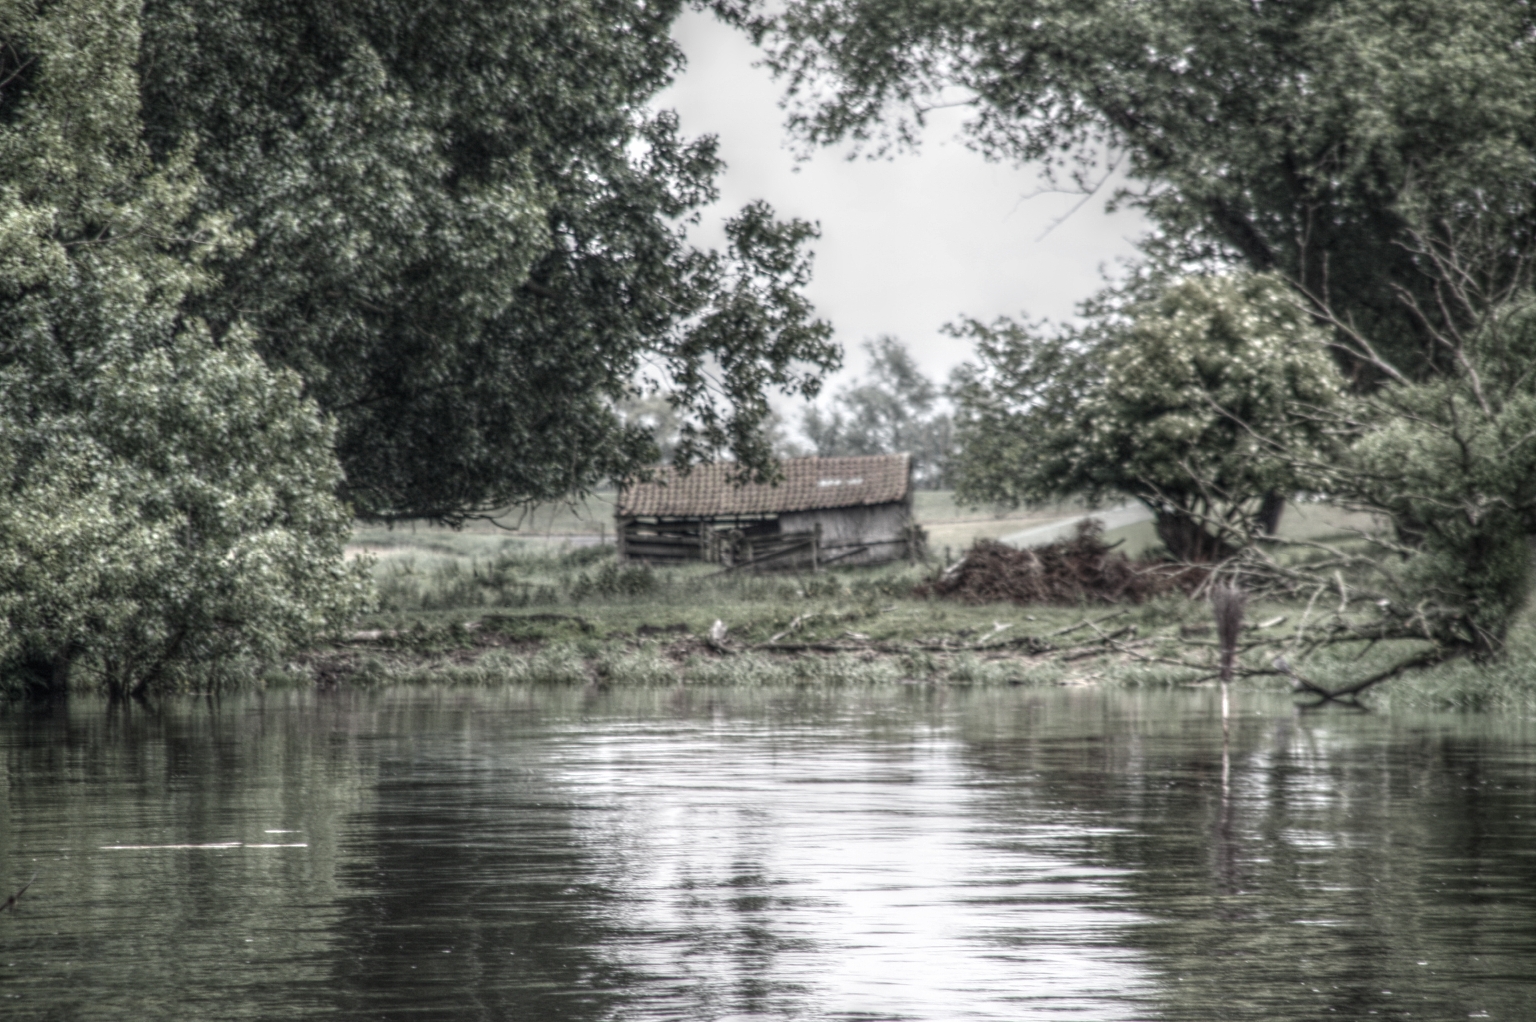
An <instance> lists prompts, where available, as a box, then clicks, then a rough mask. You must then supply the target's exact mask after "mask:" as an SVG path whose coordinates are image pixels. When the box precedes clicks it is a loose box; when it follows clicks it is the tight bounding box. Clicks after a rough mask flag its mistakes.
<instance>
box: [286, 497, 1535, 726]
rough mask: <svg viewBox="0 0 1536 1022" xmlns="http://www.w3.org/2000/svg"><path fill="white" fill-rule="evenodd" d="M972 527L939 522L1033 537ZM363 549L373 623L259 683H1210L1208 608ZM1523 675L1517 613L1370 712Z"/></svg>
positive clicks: (1356, 668)
mask: <svg viewBox="0 0 1536 1022" xmlns="http://www.w3.org/2000/svg"><path fill="white" fill-rule="evenodd" d="M950 506H951V508H953V505H952V504H951V505H950ZM951 513H953V511H952V512H951ZM954 517H955V518H957V519H959V518H962V517H963V515H961V514H955V516H954ZM975 517H976V519H977V521H975V522H974V523H965V522H962V521H955V522H952V523H951V525H952V526H953V527H958V526H961V525H964V524H977V525H980V526H981V527H982V528H984V529H986V530H988V531H989V532H990V531H992V530H996V529H999V528H1006V529H1010V530H1012V529H1017V528H1020V527H1027V525H1026V526H1021V525H1020V524H1019V520H1018V519H1014V520H1013V521H1011V522H1009V521H1006V520H1003V519H996V518H987V517H985V516H982V515H977V516H975ZM1000 523H1001V524H1000ZM1329 526H1330V523H1329V522H1328V521H1326V520H1325V519H1324V518H1323V517H1320V516H1318V515H1317V514H1315V513H1314V514H1313V515H1312V516H1311V517H1310V518H1309V517H1308V516H1306V515H1297V516H1295V517H1294V518H1293V520H1292V523H1291V528H1294V529H1303V530H1306V531H1307V532H1308V533H1309V534H1321V533H1322V532H1323V531H1325V530H1326V529H1327V528H1328V527H1329ZM1137 528H1142V529H1143V530H1144V528H1145V527H1136V526H1133V527H1131V529H1137ZM551 534H553V530H551ZM956 538H959V536H958V535H957V536H956ZM971 538H974V537H973V536H972V537H966V539H967V542H969V540H970V539H971ZM1110 538H1111V539H1113V538H1115V537H1113V536H1111V537H1110ZM357 545H358V547H359V549H361V550H366V551H367V552H369V553H370V554H371V555H372V556H374V557H375V558H376V559H377V560H376V565H375V572H376V575H377V578H378V580H379V592H380V608H379V610H378V611H377V612H376V613H374V614H372V615H370V616H369V617H368V618H367V619H365V620H363V621H361V622H359V623H358V626H357V628H356V630H355V631H354V632H353V633H352V634H351V635H350V636H348V637H347V638H346V640H345V641H342V642H340V643H337V644H335V645H333V646H330V647H327V648H323V649H316V650H313V651H310V652H309V653H307V654H306V655H304V656H303V657H300V658H298V659H297V660H295V661H294V662H293V663H292V664H291V665H289V667H288V669H287V670H285V671H281V672H274V673H271V674H269V675H268V676H267V682H268V683H269V684H273V685H284V684H288V685H292V684H301V685H303V684H312V683H316V682H318V683H319V684H322V685H367V686H372V685H384V684H464V685H499V684H507V683H525V684H526V683H548V684H570V685H587V686H593V687H598V688H601V687H605V686H624V685H652V686H654V685H687V686H713V685H777V684H824V685H864V684H937V685H978V684H979V685H1002V684H1013V685H1037V684H1050V685H1095V684H1108V685H1125V686H1139V685H1188V684H1211V681H1210V677H1211V675H1212V673H1213V671H1214V667H1215V642H1214V636H1213V635H1212V634H1211V629H1210V612H1209V608H1208V606H1207V605H1205V604H1204V603H1202V602H1197V601H1191V600H1188V599H1185V598H1183V597H1164V598H1161V599H1158V600H1155V601H1153V602H1151V603H1148V604H1145V605H1142V606H1136V607H1103V606H1083V607H1018V606H1014V605H1011V604H988V605H982V606H970V605H965V604H961V603H955V602H950V601H938V600H931V599H925V598H920V597H916V596H914V595H913V592H912V591H913V588H914V587H915V586H916V585H917V584H918V583H919V582H921V581H922V580H923V579H924V578H925V577H927V576H928V575H929V574H930V573H932V572H933V571H935V570H937V569H938V567H939V565H938V564H937V563H932V564H927V565H892V566H886V567H882V568H875V569H847V570H841V571H839V570H830V571H826V572H823V573H821V574H816V575H804V576H794V575H787V574H786V575H738V574H731V573H719V572H716V571H714V570H713V569H712V568H711V567H708V566H704V565H698V566H692V567H688V568H679V569H666V570H658V569H651V568H648V567H644V566H632V565H620V564H618V563H617V561H616V560H615V558H614V557H613V552H612V547H611V546H607V545H602V544H597V543H588V544H585V545H574V544H573V543H572V542H570V540H569V538H567V540H565V541H562V542H558V543H557V542H553V541H551V540H550V539H549V538H548V537H547V536H545V535H535V536H529V535H528V534H526V533H525V534H516V533H507V532H505V531H493V530H489V529H485V528H482V529H479V530H466V531H464V532H457V533H455V532H449V531H447V530H426V529H418V530H415V531H410V530H393V531H385V530H370V531H367V532H360V533H359V536H358V544H357ZM954 545H955V546H957V547H958V546H959V545H960V544H958V543H956V544H954ZM956 555H957V556H958V551H956ZM1302 610H1303V608H1299V607H1290V606H1284V605H1279V604H1258V605H1255V606H1252V607H1250V608H1249V612H1248V621H1249V622H1250V631H1249V633H1248V635H1249V637H1250V638H1251V639H1259V640H1264V639H1268V640H1273V642H1272V643H1271V645H1269V646H1265V647H1263V648H1258V649H1255V650H1254V651H1253V652H1252V653H1250V654H1249V655H1248V656H1247V658H1246V663H1247V665H1248V666H1249V667H1253V668H1257V669H1264V668H1265V667H1267V666H1268V664H1269V662H1270V660H1271V659H1272V657H1273V656H1274V654H1275V652H1276V651H1277V649H1276V648H1275V646H1274V643H1283V641H1284V639H1285V638H1286V636H1288V635H1289V634H1291V633H1292V631H1293V629H1294V627H1295V624H1296V622H1297V620H1298V619H1299V617H1300V614H1301V613H1302ZM716 622H719V624H718V625H717V624H716ZM1260 626H1262V627H1260ZM1404 652H1405V650H1403V649H1399V648H1393V647H1392V646H1390V645H1384V646H1379V647H1377V648H1376V649H1373V650H1370V651H1367V652H1365V653H1364V654H1363V655H1362V654H1361V653H1360V651H1359V650H1348V651H1333V652H1325V653H1321V654H1317V655H1314V656H1313V657H1311V658H1309V659H1306V660H1301V661H1297V662H1296V663H1295V666H1296V667H1297V668H1298V669H1299V670H1301V671H1303V673H1305V674H1306V676H1308V677H1309V678H1311V679H1312V680H1314V681H1316V682H1318V683H1321V684H1325V685H1329V684H1339V683H1342V682H1343V681H1345V680H1346V679H1350V678H1358V677H1361V676H1363V675H1365V674H1368V673H1370V672H1371V671H1372V670H1373V669H1376V668H1378V667H1384V666H1386V665H1387V664H1389V663H1391V662H1392V661H1393V660H1395V659H1396V658H1398V657H1400V656H1402V655H1403V653H1404ZM1533 666H1536V620H1533V617H1532V615H1531V614H1529V613H1528V614H1527V615H1526V617H1525V618H1524V619H1523V620H1522V622H1521V624H1520V626H1519V628H1518V629H1517V632H1516V635H1515V636H1514V642H1513V644H1512V655H1511V657H1510V658H1509V660H1508V661H1507V662H1505V663H1504V664H1501V665H1497V666H1495V667H1492V668H1480V667H1477V666H1475V665H1471V664H1466V663H1453V664H1449V665H1445V666H1443V667H1441V668H1438V669H1436V670H1433V671H1428V672H1423V673H1420V674H1417V675H1413V676H1410V677H1406V678H1400V679H1396V680H1394V681H1392V682H1390V683H1388V684H1387V685H1385V686H1383V687H1382V688H1381V689H1379V690H1377V691H1376V692H1374V693H1373V694H1372V696H1371V702H1372V703H1373V704H1375V705H1378V706H1391V707H1396V708H1414V709H1423V708H1433V707H1455V708H1466V709H1515V708H1521V709H1527V708H1536V670H1533V669H1532V668H1533ZM1244 684H1247V685H1259V686H1274V687H1278V688H1284V687H1287V686H1288V684H1289V683H1288V682H1287V681H1286V680H1285V679H1283V678H1280V677H1274V676H1271V677H1267V678H1262V677H1261V678H1254V679H1250V680H1248V681H1246V682H1244Z"/></svg>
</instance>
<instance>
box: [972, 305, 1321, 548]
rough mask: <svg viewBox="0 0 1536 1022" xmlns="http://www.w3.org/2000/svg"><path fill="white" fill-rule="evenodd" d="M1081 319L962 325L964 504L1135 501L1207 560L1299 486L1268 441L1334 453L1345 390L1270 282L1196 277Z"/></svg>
mask: <svg viewBox="0 0 1536 1022" xmlns="http://www.w3.org/2000/svg"><path fill="white" fill-rule="evenodd" d="M1090 322H1091V324H1092V325H1091V326H1089V327H1087V328H1070V327H1068V328H1062V329H1059V330H1056V331H1054V332H1050V331H1045V330H1041V329H1039V328H1032V327H1029V326H1025V325H1021V324H1018V323H1015V322H1012V321H1009V320H999V321H998V322H996V323H993V324H983V323H979V322H976V321H974V320H972V321H969V322H967V323H965V324H963V325H962V326H961V327H959V328H958V329H957V330H956V333H958V334H960V335H962V336H967V337H971V338H973V339H974V340H975V342H976V347H977V353H978V363H977V365H975V366H971V367H967V368H966V369H965V370H963V371H962V373H961V374H960V379H959V382H958V385H957V387H956V396H957V400H958V404H959V412H958V415H957V420H958V434H959V440H960V450H961V452H962V453H961V457H960V464H959V476H960V479H959V488H958V493H959V496H960V497H961V499H965V500H972V501H976V502H978V503H981V502H994V501H995V502H1004V503H1011V504H1020V503H1029V502H1039V501H1048V500H1054V499H1060V498H1066V497H1072V496H1077V495H1086V496H1088V497H1089V498H1090V499H1091V500H1095V501H1097V500H1101V499H1103V498H1105V497H1109V496H1115V495H1125V496H1130V497H1133V498H1135V499H1137V500H1140V501H1141V502H1143V503H1144V504H1146V505H1147V506H1148V507H1149V508H1151V509H1152V510H1153V512H1154V513H1155V515H1156V516H1157V523H1158V528H1159V533H1160V534H1161V535H1162V538H1163V539H1164V542H1165V543H1167V544H1168V546H1169V547H1170V549H1171V550H1172V552H1173V553H1174V554H1175V555H1176V556H1180V557H1184V558H1188V559H1208V558H1209V557H1210V556H1211V555H1212V554H1213V553H1215V552H1217V551H1218V550H1219V549H1220V548H1222V547H1227V548H1230V547H1232V546H1234V545H1241V544H1242V543H1243V542H1245V541H1246V538H1247V537H1248V536H1249V535H1251V534H1252V533H1253V532H1254V531H1255V527H1256V525H1257V515H1258V513H1259V509H1260V507H1261V506H1262V499H1263V498H1264V496H1265V495H1266V494H1268V493H1271V492H1276V491H1278V492H1280V493H1287V492H1291V491H1294V490H1296V489H1298V488H1303V487H1305V486H1306V485H1307V484H1308V479H1307V475H1306V473H1305V472H1304V471H1302V470H1300V469H1299V468H1298V467H1297V464H1296V461H1295V458H1294V457H1292V456H1287V457H1279V456H1277V454H1276V449H1275V444H1276V442H1277V439H1279V438H1283V441H1282V442H1283V444H1284V447H1285V449H1286V451H1287V452H1290V454H1291V455H1294V454H1295V453H1296V452H1300V451H1305V452H1308V453H1309V454H1310V455H1311V456H1312V457H1313V458H1314V460H1317V459H1320V458H1321V457H1322V456H1323V454H1324V452H1326V451H1328V450H1329V449H1330V448H1331V446H1332V444H1333V440H1332V438H1331V437H1330V435H1329V433H1328V431H1327V429H1326V428H1325V427H1324V425H1323V424H1322V423H1321V422H1320V413H1322V412H1324V411H1325V410H1327V409H1329V408H1330V407H1332V406H1333V405H1335V404H1336V403H1337V401H1338V400H1339V397H1340V386H1341V380H1340V379H1339V377H1338V373H1337V371H1336V370H1335V369H1334V367H1333V364H1332V362H1331V361H1330V360H1329V358H1328V355H1327V349H1326V346H1325V345H1324V343H1323V336H1322V334H1321V332H1320V331H1319V330H1317V329H1316V328H1315V327H1314V326H1312V325H1311V323H1310V322H1309V321H1308V317H1307V316H1306V314H1305V313H1304V312H1303V311H1302V310H1301V309H1299V308H1298V307H1297V306H1296V304H1295V301H1294V300H1293V298H1292V297H1291V294H1290V292H1289V291H1288V289H1287V288H1286V287H1285V286H1284V284H1282V283H1281V282H1280V281H1277V280H1275V279H1274V278H1273V277H1267V276H1239V277H1233V276H1219V277H1195V278H1190V279H1186V280H1183V281H1180V282H1177V283H1175V284H1173V285H1171V286H1169V287H1167V288H1166V290H1162V291H1161V292H1159V293H1155V294H1153V295H1152V296H1148V297H1141V298H1135V299H1132V300H1131V301H1129V302H1128V303H1127V304H1125V305H1123V306H1122V307H1120V308H1118V309H1115V310H1109V309H1101V310H1100V314H1099V315H1097V316H1095V317H1093V318H1092V319H1091V321H1090Z"/></svg>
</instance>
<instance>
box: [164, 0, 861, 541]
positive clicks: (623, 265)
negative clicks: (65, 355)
mask: <svg viewBox="0 0 1536 1022" xmlns="http://www.w3.org/2000/svg"><path fill="white" fill-rule="evenodd" d="M680 9H681V5H680V2H679V0H664V2H662V3H642V2H637V0H618V2H608V0H574V2H572V0H562V2H558V3H554V2H533V3H517V4H507V3H502V2H492V0H435V2H430V3H427V4H425V5H424V4H422V3H419V2H404V0H370V2H343V3H327V4H310V5H304V4H299V5H294V4H282V3H275V2H272V0H148V2H147V3H146V4H145V9H144V11H145V13H144V30H143V41H144V56H143V60H142V61H141V63H140V66H141V67H142V68H143V69H144V75H145V78H144V82H143V95H144V98H145V118H146V122H147V125H148V138H149V139H150V142H151V144H152V147H153V149H154V151H155V152H156V153H158V154H162V155H163V154H167V153H170V152H173V151H176V149H177V147H178V146H180V145H181V144H182V143H183V140H185V139H193V138H195V139H196V143H197V148H196V154H195V163H196V168H197V170H198V171H199V172H200V173H201V175H202V176H203V178H204V179H205V181H206V184H207V187H206V188H205V189H204V190H203V191H202V192H201V193H200V195H199V197H198V198H197V209H198V210H199V211H200V212H202V213H212V212H215V211H227V212H228V214H229V215H230V216H231V218H232V222H233V225H234V227H235V228H236V230H238V231H239V232H240V234H241V236H242V237H243V238H244V239H246V242H247V243H246V244H245V245H243V246H242V247H240V248H238V249H229V248H226V249H223V250H221V251H220V252H219V254H218V257H217V259H216V261H215V262H214V264H213V265H212V267H211V268H212V269H213V270H214V271H215V272H217V273H218V274H219V276H220V278H221V279H222V281H223V284H224V286H223V287H222V288H220V289H218V290H215V291H209V292H207V293H205V294H204V295H202V296H201V297H200V299H199V300H198V303H197V306H196V310H197V311H198V312H199V313H200V314H201V315H202V316H204V317H205V318H206V319H207V321H208V323H209V324H210V327H211V329H212V331H213V334H214V336H215V338H217V339H222V338H223V337H224V336H225V335H226V333H227V332H228V331H230V330H231V329H233V328H234V325H235V324H236V323H239V322H245V323H248V324H250V325H251V326H252V327H254V328H255V329H256V330H257V332H258V333H257V338H258V339H257V344H258V346H259V348H260V350H261V351H262V353H263V354H264V355H265V356H266V357H267V358H268V360H269V361H270V362H272V363H274V364H279V365H284V366H287V367H290V368H292V369H294V370H296V371H297V372H298V373H299V374H300V375H301V376H302V377H303V379H304V381H305V386H306V392H307V393H308V394H309V395H310V396H311V397H313V398H314V399H315V400H316V401H317V402H318V403H319V405H320V406H321V408H322V410H324V411H325V412H327V413H328V414H330V415H332V416H334V417H335V420H336V423H337V430H338V432H337V452H338V455H339V457H340V460H341V462H342V465H343V467H344V469H345V472H346V475H345V481H344V483H343V486H342V493H343V495H344V496H345V497H346V498H347V499H349V500H350V501H352V502H353V504H354V506H355V507H356V509H357V511H358V512H359V513H361V514H364V515H367V516H372V517H375V518H381V519H395V518H430V519H435V520H438V521H443V522H448V523H458V522H461V521H462V520H463V519H464V517H465V516H466V515H470V514H474V513H476V512H484V511H487V510H491V509H498V508H503V507H505V506H507V505H508V504H512V503H519V502H527V501H531V500H536V499H540V498H548V499H554V498H560V497H564V496H566V495H567V494H570V493H572V492H576V491H580V490H583V489H585V488H588V487H591V486H593V485H594V484H595V483H597V482H599V481H601V480H602V479H604V478H608V477H617V476H624V475H627V474H629V473H631V472H633V471H635V470H637V469H640V468H642V467H644V466H647V465H650V464H652V463H653V462H654V459H655V456H656V448H655V445H654V443H653V440H652V437H651V435H650V430H648V429H647V428H645V426H644V424H643V423H635V422H631V423H628V424H626V423H625V422H623V421H622V420H621V418H620V417H619V416H618V415H616V413H615V409H614V403H615V402H618V401H622V400H624V399H626V398H628V397H631V396H633V388H634V387H635V386H636V381H637V379H638V380H639V386H640V387H641V389H642V390H643V391H645V392H647V393H656V392H662V393H665V394H667V395H668V399H669V400H670V401H672V402H673V403H674V405H675V406H676V408H677V409H678V410H679V413H680V414H681V416H682V418H683V419H684V422H683V425H682V429H681V435H680V438H679V441H678V444H677V451H676V454H677V456H676V459H675V460H679V461H682V462H688V461H691V460H693V459H697V458H699V457H701V456H705V455H709V454H711V453H713V452H715V451H716V450H719V449H729V450H730V451H732V452H733V453H734V455H735V456H736V457H737V458H738V459H739V460H741V461H742V462H743V463H744V464H745V465H747V466H748V467H749V468H751V469H754V470H766V469H767V467H768V463H769V461H770V458H769V448H768V445H767V442H766V441H765V440H764V438H763V436H762V427H763V424H764V422H765V420H766V419H767V417H768V416H769V414H770V409H769V406H768V404H767V400H766V397H765V394H764V391H765V390H767V389H770V388H780V389H782V390H784V391H785V392H787V393H804V394H807V395H810V394H814V392H815V390H816V387H817V383H818V380H819V374H820V372H821V371H822V370H824V369H825V368H827V367H830V366H835V364H836V361H837V352H836V349H835V348H834V347H833V346H832V345H831V344H830V343H829V336H830V328H829V327H828V326H827V325H826V324H825V323H823V322H821V321H819V320H816V319H815V318H814V316H813V313H812V310H811V308H810V306H809V305H808V303H807V302H806V301H805V299H804V297H803V295H802V293H801V290H802V288H803V285H804V284H805V282H806V280H807V279H808V276H809V255H808V253H807V252H806V245H807V244H808V243H809V242H810V240H811V239H812V238H814V237H815V234H816V229H815V228H814V227H813V226H812V225H810V224H806V223H803V222H800V221H788V222H784V221H779V220H776V219H775V218H774V216H773V214H772V211H771V210H770V209H769V208H768V207H767V206H766V205H765V204H762V203H755V204H753V205H751V206H748V207H747V208H746V209H744V210H743V211H742V212H741V213H740V214H739V215H738V216H736V217H735V218H733V219H732V220H731V221H730V222H729V223H728V225H727V228H726V234H727V239H728V245H727V250H726V251H724V252H714V251H707V252H706V251H699V250H697V249H695V248H693V247H691V246H690V245H689V244H688V243H687V242H686V238H685V234H686V231H687V230H688V228H689V226H690V224H691V223H692V222H694V221H695V220H696V219H697V211H698V210H700V209H701V208H702V207H704V206H705V205H707V204H708V203H710V202H711V201H713V200H714V198H715V187H714V177H715V175H716V173H717V172H718V171H719V169H720V161H719V160H718V158H717V156H716V154H715V143H714V140H713V139H712V138H703V139H699V140H695V141H688V140H686V139H684V138H683V137H681V135H680V134H679V131H678V124H677V119H676V117H675V116H674V115H673V114H671V113H670V112H666V111H658V110H656V109H655V108H654V107H653V105H652V102H653V100H654V98H655V96H656V95H657V93H658V92H659V91H661V90H662V89H664V88H665V87H666V86H667V84H668V83H669V82H670V81H671V79H672V77H673V75H674V74H675V73H676V72H677V70H678V68H679V67H680V66H681V62H682V56H681V53H680V51H679V49H678V47H677V46H676V44H675V43H674V42H673V41H672V40H671V38H670V36H669V31H670V28H671V24H672V22H673V20H674V19H675V18H676V16H677V15H678V13H679V11H680Z"/></svg>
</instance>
